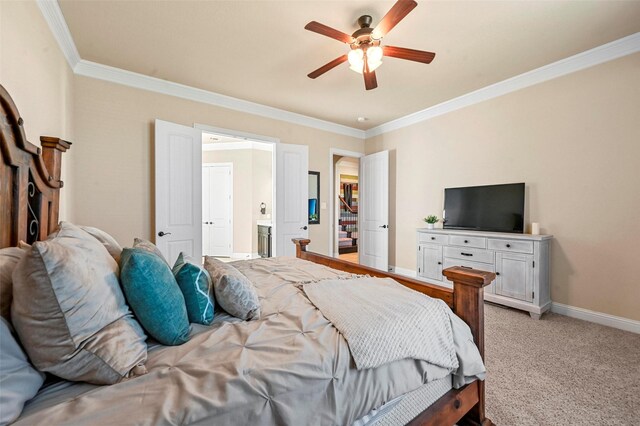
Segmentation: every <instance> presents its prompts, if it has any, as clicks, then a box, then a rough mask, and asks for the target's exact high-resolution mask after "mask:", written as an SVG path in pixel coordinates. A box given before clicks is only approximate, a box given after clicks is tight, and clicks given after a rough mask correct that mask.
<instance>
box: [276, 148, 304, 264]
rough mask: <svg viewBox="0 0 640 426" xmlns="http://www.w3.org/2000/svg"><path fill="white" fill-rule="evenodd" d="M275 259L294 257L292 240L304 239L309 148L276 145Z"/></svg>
mask: <svg viewBox="0 0 640 426" xmlns="http://www.w3.org/2000/svg"><path fill="white" fill-rule="evenodd" d="M275 148H276V244H275V253H276V256H295V255H296V247H295V245H294V244H293V242H292V241H291V239H292V238H308V237H309V231H308V226H309V223H308V220H309V212H308V208H309V176H308V174H309V147H308V146H305V145H290V144H283V143H279V144H276V146H275Z"/></svg>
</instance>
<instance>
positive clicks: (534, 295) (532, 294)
mask: <svg viewBox="0 0 640 426" xmlns="http://www.w3.org/2000/svg"><path fill="white" fill-rule="evenodd" d="M531 298H532V299H535V298H536V292H535V291H532V292H531Z"/></svg>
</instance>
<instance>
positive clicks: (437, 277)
mask: <svg viewBox="0 0 640 426" xmlns="http://www.w3.org/2000/svg"><path fill="white" fill-rule="evenodd" d="M552 238H553V236H551V235H529V234H508V233H500V232H478V231H455V230H443V229H418V238H417V240H418V247H417V254H418V271H417V276H418V279H421V280H424V281H427V282H430V283H432V284H438V285H443V286H445V287H449V288H451V287H452V284H451V283H450V282H449V281H448V280H447V279H446V278H445V277H444V276H443V275H442V270H443V269H446V268H449V267H451V266H462V267H465V268H472V269H480V270H483V271H491V272H495V273H496V280H495V281H494V282H493V283H492V284H491V285H490V286H488V287H486V288H485V289H484V299H485V300H488V301H490V302H494V303H499V304H501V305H506V306H511V307H513V308H517V309H522V310H524V311H527V312H529V314H530V315H531V317H532V318H535V319H538V318H540V315H541V314H542V313H544V312H545V311H547V310H549V308H550V307H551V297H550V288H549V266H550V265H549V244H550V242H551V239H552Z"/></svg>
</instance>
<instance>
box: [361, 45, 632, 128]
mask: <svg viewBox="0 0 640 426" xmlns="http://www.w3.org/2000/svg"><path fill="white" fill-rule="evenodd" d="M637 52H640V32H639V33H635V34H632V35H630V36H627V37H623V38H621V39H619V40H615V41H612V42H610V43H607V44H603V45H602V46H598V47H596V48H593V49H590V50H587V51H585V52H582V53H578V54H577V55H573V56H570V57H568V58H565V59H562V60H559V61H557V62H553V63H551V64H549V65H545V66H543V67H540V68H536V69H534V70H532V71H528V72H526V73H524V74H520V75H517V76H515V77H512V78H509V79H506V80H503V81H501V82H498V83H495V84H492V85H490V86H486V87H483V88H482V89H478V90H476V91H474V92H470V93H467V94H465V95H462V96H459V97H457V98H454V99H451V100H449V101H446V102H442V103H440V104H437V105H434V106H432V107H429V108H426V109H423V110H421V111H418V112H414V113H412V114H409V115H405V116H404V117H400V118H398V119H395V120H392V121H389V122H386V123H384V124H381V125H379V126H376V127H373V128H371V129H369V130H367V131H366V132H365V138H366V139H368V138H371V137H374V136H379V135H382V134H383V133H387V132H391V131H393V130H398V129H401V128H403V127H407V126H411V125H413V124H416V123H420V122H422V121H426V120H429V119H431V118H434V117H437V116H439V115H443V114H447V113H449V112H452V111H455V110H458V109H461V108H465V107H468V106H471V105H474V104H477V103H480V102H484V101H487V100H489V99H493V98H497V97H498V96H502V95H506V94H508V93H511V92H515V91H517V90H520V89H524V88H525V87H529V86H533V85H534V84H538V83H542V82H545V81H548V80H552V79H554V78H557V77H561V76H563V75H567V74H570V73H573V72H576V71H580V70H583V69H585V68H589V67H592V66H594V65H598V64H601V63H604V62H607V61H611V60H613V59H618V58H621V57H623V56H626V55H630V54H632V53H637Z"/></svg>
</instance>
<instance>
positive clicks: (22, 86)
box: [0, 1, 74, 220]
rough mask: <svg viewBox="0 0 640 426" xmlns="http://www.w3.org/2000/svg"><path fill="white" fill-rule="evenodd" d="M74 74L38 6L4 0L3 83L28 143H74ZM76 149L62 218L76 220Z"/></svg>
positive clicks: (66, 162)
mask: <svg viewBox="0 0 640 426" xmlns="http://www.w3.org/2000/svg"><path fill="white" fill-rule="evenodd" d="M73 81H74V80H73V73H72V72H71V69H70V68H69V66H68V65H67V62H66V60H65V58H64V56H63V55H62V52H61V50H60V48H59V47H58V43H57V42H56V41H55V39H54V38H53V35H52V34H51V31H50V30H49V27H48V26H47V23H46V22H45V21H44V18H43V17H42V13H40V9H38V6H37V5H36V3H35V2H31V1H0V84H2V85H3V86H4V87H5V89H7V91H8V92H9V94H10V95H11V97H12V98H13V101H14V102H15V103H16V105H17V107H18V111H20V115H21V116H22V118H23V120H24V128H25V131H26V134H27V139H29V141H30V142H32V143H34V144H35V145H37V146H40V136H42V135H48V136H57V137H60V138H63V139H65V140H69V141H73V140H74V138H73V120H72V114H73ZM73 151H74V150H73V149H71V150H70V151H68V152H67V154H65V155H64V157H63V160H62V179H63V180H64V182H65V191H63V192H62V195H61V200H60V202H61V207H60V217H61V219H65V220H73V215H72V211H71V210H70V208H69V205H70V204H71V203H72V201H71V197H72V196H73V193H72V191H67V189H68V188H72V187H73V183H74V182H73V181H74V179H73V177H72V176H71V173H70V172H71V170H72V159H73V154H74V153H73Z"/></svg>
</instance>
